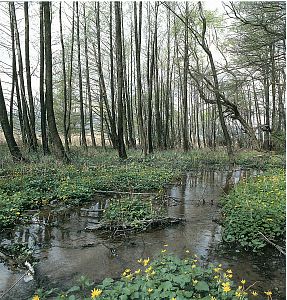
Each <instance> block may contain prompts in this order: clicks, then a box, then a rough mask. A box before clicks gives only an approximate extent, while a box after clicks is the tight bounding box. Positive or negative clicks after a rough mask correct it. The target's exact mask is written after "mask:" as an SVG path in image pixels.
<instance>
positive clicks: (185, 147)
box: [182, 2, 189, 152]
mask: <svg viewBox="0 0 287 300" xmlns="http://www.w3.org/2000/svg"><path fill="white" fill-rule="evenodd" d="M185 14H186V20H185V30H184V66H183V98H182V104H183V128H182V138H183V150H184V151H185V152H186V151H188V150H189V141H188V110H187V72H188V27H187V24H188V17H187V16H188V2H185Z"/></svg>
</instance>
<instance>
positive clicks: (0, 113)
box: [0, 80, 25, 161]
mask: <svg viewBox="0 0 287 300" xmlns="http://www.w3.org/2000/svg"><path fill="white" fill-rule="evenodd" d="M0 122H1V127H2V130H3V132H4V136H5V139H6V142H7V145H8V148H9V151H10V154H11V156H12V158H13V160H14V161H24V160H25V159H24V157H23V156H22V153H21V151H20V149H19V147H18V145H17V143H16V141H15V138H14V136H13V132H12V129H11V126H10V124H9V120H8V115H7V110H6V106H5V100H4V95H3V90H2V85H1V80H0Z"/></svg>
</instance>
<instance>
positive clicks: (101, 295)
mask: <svg viewBox="0 0 287 300" xmlns="http://www.w3.org/2000/svg"><path fill="white" fill-rule="evenodd" d="M167 252H168V250H167V245H165V249H163V250H162V251H161V254H160V256H159V257H158V258H156V259H155V260H153V261H150V259H149V258H146V259H143V258H140V259H139V260H138V263H139V267H138V268H137V269H136V270H130V269H125V270H124V272H123V273H122V277H121V279H119V280H113V279H111V278H106V279H104V280H103V281H102V283H101V284H99V285H97V286H96V287H94V286H81V285H78V286H73V287H72V288H70V289H69V290H68V291H67V292H62V293H59V294H58V298H57V299H69V300H71V299H95V298H96V299H99V300H100V299H142V300H143V299H154V300H156V299H176V300H185V299H204V300H215V299H221V300H228V299H230V300H231V299H240V300H247V299H251V298H253V296H257V295H258V294H259V293H258V292H257V291H254V290H253V289H252V285H248V284H247V283H246V281H245V280H244V279H243V280H241V282H240V283H239V284H236V283H235V282H234V281H232V278H233V272H232V270H225V271H224V270H223V269H222V266H221V265H218V266H215V265H212V264H209V265H205V264H203V262H200V261H199V259H198V257H197V256H196V255H193V256H192V255H189V254H187V253H186V255H185V258H183V259H181V258H179V257H177V256H175V255H169V254H167ZM93 287H94V288H93ZM91 288H93V289H92V290H91ZM266 293H268V294H270V293H271V295H272V292H271V291H268V292H265V294H266ZM266 295H267V294H266ZM268 297H269V296H268Z"/></svg>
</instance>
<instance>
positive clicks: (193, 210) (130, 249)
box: [0, 169, 285, 299]
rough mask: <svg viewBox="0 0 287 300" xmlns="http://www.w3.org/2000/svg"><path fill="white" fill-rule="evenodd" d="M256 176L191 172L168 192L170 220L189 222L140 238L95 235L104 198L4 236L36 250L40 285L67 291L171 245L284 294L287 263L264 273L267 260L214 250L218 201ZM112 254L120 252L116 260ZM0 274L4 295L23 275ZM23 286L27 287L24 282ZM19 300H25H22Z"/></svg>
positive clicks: (42, 216) (47, 214)
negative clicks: (242, 181)
mask: <svg viewBox="0 0 287 300" xmlns="http://www.w3.org/2000/svg"><path fill="white" fill-rule="evenodd" d="M254 174H255V173H253V172H252V173H250V172H247V171H245V170H240V169H238V170H229V171H205V170H201V171H198V172H189V173H187V174H186V176H185V177H184V178H183V180H182V184H180V185H177V186H173V187H171V188H170V189H169V190H168V191H167V192H168V195H169V196H170V197H172V198H174V199H175V201H174V202H173V205H172V206H169V207H168V213H169V215H170V216H172V217H184V218H186V223H184V224H180V225H177V226H173V227H169V228H165V229H162V230H156V231H152V232H146V233H142V234H137V235H135V236H133V237H130V238H129V239H127V240H125V241H118V242H115V241H110V240H108V239H105V238H104V237H103V236H102V235H99V234H98V233H97V232H94V231H91V229H93V228H95V227H96V226H97V223H98V221H99V218H100V216H101V214H102V211H103V209H104V208H105V207H106V206H107V205H108V203H107V201H105V200H104V199H102V198H97V199H95V201H94V202H93V203H90V204H89V205H86V206H84V207H80V208H77V209H74V210H72V211H71V210H67V211H63V212H57V213H54V212H53V213H52V212H51V211H50V210H43V211H41V212H40V213H39V214H38V215H35V216H34V217H33V218H32V219H31V220H32V224H30V225H29V226H19V227H17V228H16V230H15V231H14V232H13V233H7V234H6V236H3V240H4V238H5V239H6V241H7V240H10V241H13V242H14V243H22V244H23V243H25V244H27V245H28V246H29V247H30V248H31V249H34V253H35V256H36V257H37V258H39V259H40V262H39V263H38V265H37V268H36V274H37V278H38V279H37V278H36V280H40V279H39V278H45V286H51V287H60V288H64V287H65V286H68V285H69V284H70V283H69V280H67V279H71V280H73V279H75V278H77V277H78V276H79V274H84V275H87V276H89V277H90V278H92V279H93V280H94V281H96V282H97V281H101V280H102V279H103V278H104V277H107V276H109V277H113V278H117V277H119V276H120V274H121V272H122V270H123V268H126V267H129V268H131V269H133V268H137V263H136V261H137V259H138V258H140V257H153V256H154V255H156V254H157V253H159V252H160V250H161V249H162V246H163V245H164V244H168V245H169V247H168V249H169V251H170V252H173V253H176V254H178V255H180V256H182V255H183V253H184V250H186V249H188V250H190V252H191V253H197V254H198V255H202V256H204V257H205V258H206V259H209V260H211V261H218V262H221V263H222V264H223V265H224V266H225V267H233V268H234V270H235V271H236V272H237V273H238V274H239V275H238V276H239V277H241V276H242V277H244V278H246V279H247V280H248V281H249V282H254V281H260V283H261V285H262V284H265V285H266V286H268V287H269V288H272V286H270V285H271V282H270V278H271V277H272V280H273V282H274V286H275V285H277V286H279V287H280V289H281V294H282V295H284V293H285V286H284V282H283V281H282V277H283V275H282V274H281V272H282V269H284V266H283V264H281V269H280V266H279V267H276V268H275V269H274V268H271V267H269V268H265V269H264V270H265V271H264V272H265V273H264V272H262V268H263V267H264V266H263V260H265V258H263V259H260V258H254V257H252V255H247V254H244V255H243V256H242V257H241V256H240V253H237V252H235V250H236V249H233V250H232V251H229V252H225V253H223V254H222V252H220V253H219V252H217V251H215V250H214V249H217V246H218V245H219V242H220V231H221V228H220V226H219V225H218V224H216V223H215V222H213V220H215V219H217V218H218V217H219V213H220V212H219V208H218V206H217V201H218V198H219V196H220V195H222V194H223V193H226V192H228V190H229V189H230V188H231V187H232V186H233V185H234V184H236V183H238V181H239V180H240V178H243V177H247V176H251V175H254ZM87 229H89V230H87ZM112 249H115V251H116V256H115V255H113V253H112V251H111V250H112ZM264 263H265V264H266V262H264ZM284 270H285V269H284ZM0 274H1V275H0V276H1V277H0V278H1V280H0V290H1V291H4V290H6V289H8V288H9V287H10V286H11V284H13V282H15V281H14V280H15V276H16V277H17V274H19V273H15V272H14V273H13V272H11V271H9V270H8V269H7V268H5V267H4V266H3V265H0ZM2 279H3V280H2ZM239 279H240V278H239ZM20 284H21V285H25V283H23V282H20ZM272 284H273V283H272ZM35 285H36V282H35ZM15 295H16V298H17V289H16V290H14V291H13V292H11V293H10V296H9V297H10V298H9V297H8V298H7V299H13V297H15ZM18 299H22V298H21V297H20V298H19V296H18ZM278 299H279V298H278ZM282 299H283V298H282Z"/></svg>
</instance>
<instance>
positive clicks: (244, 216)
mask: <svg viewBox="0 0 287 300" xmlns="http://www.w3.org/2000/svg"><path fill="white" fill-rule="evenodd" d="M285 176H286V175H285V171H283V170H280V169H277V170H276V169H275V170H272V171H269V172H266V173H264V174H262V175H260V176H257V177H255V178H249V179H248V180H245V181H243V182H242V183H240V184H239V185H238V186H236V187H235V189H234V190H233V191H231V193H230V194H229V195H227V196H226V197H224V199H223V200H222V203H223V226H224V231H223V240H224V241H226V242H232V243H237V244H239V245H241V246H242V247H244V248H246V249H252V250H253V251H258V250H260V249H262V248H263V247H265V246H266V245H267V244H268V242H269V243H270V242H271V243H273V245H274V243H279V244H280V245H281V244H282V245H283V244H284V245H285V242H283V240H284V239H285V237H286V209H285V208H286V207H285V205H286V203H285V200H286V190H285V186H286V185H285ZM276 246H277V248H278V247H280V246H279V245H277V244H276ZM279 249H280V248H279Z"/></svg>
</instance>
